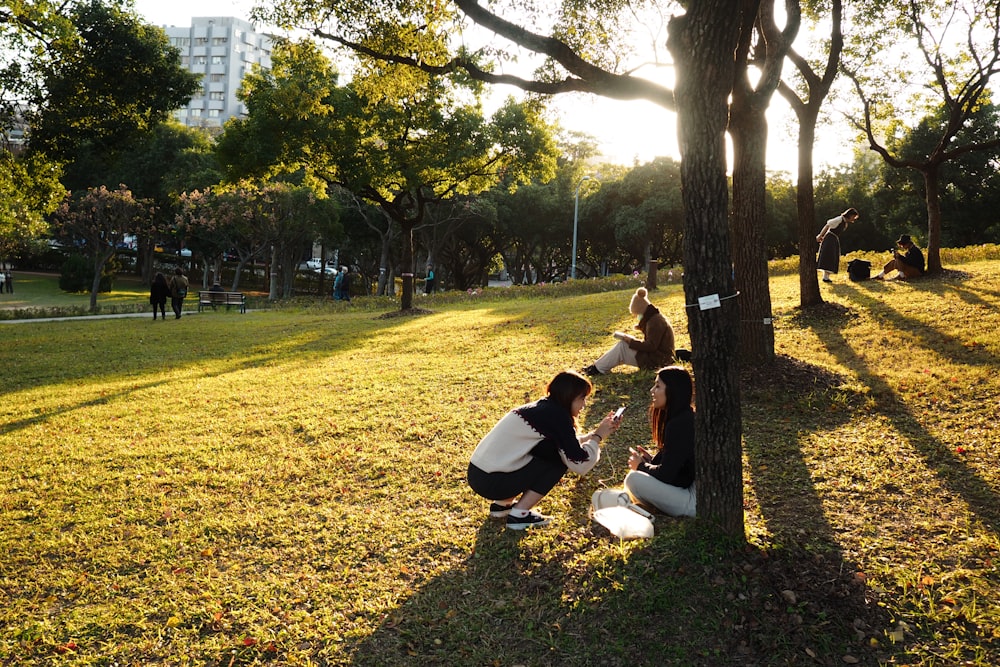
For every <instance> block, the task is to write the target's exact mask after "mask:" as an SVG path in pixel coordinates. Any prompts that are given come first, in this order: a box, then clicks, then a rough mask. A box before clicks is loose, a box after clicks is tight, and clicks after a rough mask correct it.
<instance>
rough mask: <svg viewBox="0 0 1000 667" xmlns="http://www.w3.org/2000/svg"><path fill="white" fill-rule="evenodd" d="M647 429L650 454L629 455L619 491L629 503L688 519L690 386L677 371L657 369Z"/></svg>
mask: <svg viewBox="0 0 1000 667" xmlns="http://www.w3.org/2000/svg"><path fill="white" fill-rule="evenodd" d="M650 394H651V395H652V401H651V403H650V405H649V425H650V428H651V429H652V432H653V444H654V445H656V453H655V454H650V453H649V452H648V451H647V450H646V449H645V448H644V447H641V446H636V447H635V449H631V450H630V452H631V454H630V456H629V459H628V467H629V469H630V470H631V472H629V473H628V474H627V475H626V476H625V484H624V486H625V490H626V491H627V492H628V494H629V496H630V497H631V499H632V502H634V503H636V504H638V505H640V506H646V507H652V508H655V509H657V510H659V511H661V512H664V513H665V514H670V515H672V516H694V515H695V509H696V503H695V500H696V498H695V484H694V408H693V407H692V398H693V396H694V383H693V382H692V380H691V374H690V373H688V371H687V370H686V369H684V368H681V367H680V366H668V367H667V368H661V369H660V370H659V371H657V373H656V382H655V383H654V384H653V388H652V389H651V390H650Z"/></svg>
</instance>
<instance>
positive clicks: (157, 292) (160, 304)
mask: <svg viewBox="0 0 1000 667" xmlns="http://www.w3.org/2000/svg"><path fill="white" fill-rule="evenodd" d="M168 294H170V286H169V285H168V284H167V279H166V277H164V275H163V274H162V273H160V272H159V271H157V272H156V275H155V276H153V282H152V284H150V286H149V304H150V305H151V306H153V321H154V322H155V321H156V309H157V308H159V309H160V319H161V320H165V319H167V295H168Z"/></svg>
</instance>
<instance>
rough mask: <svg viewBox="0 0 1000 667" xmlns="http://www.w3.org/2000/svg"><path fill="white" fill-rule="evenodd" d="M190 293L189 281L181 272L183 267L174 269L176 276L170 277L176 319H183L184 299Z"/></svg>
mask: <svg viewBox="0 0 1000 667" xmlns="http://www.w3.org/2000/svg"><path fill="white" fill-rule="evenodd" d="M187 293H188V279H187V277H186V276H185V275H184V272H183V271H181V267H179V266H178V267H177V268H176V269H174V275H173V276H171V277H170V307H171V308H173V309H174V319H175V320H179V319H181V311H182V310H184V297H186V296H187Z"/></svg>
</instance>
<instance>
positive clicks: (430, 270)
mask: <svg viewBox="0 0 1000 667" xmlns="http://www.w3.org/2000/svg"><path fill="white" fill-rule="evenodd" d="M433 291H434V267H433V266H431V265H430V264H428V265H427V278H426V280H424V294H430V293H431V292H433Z"/></svg>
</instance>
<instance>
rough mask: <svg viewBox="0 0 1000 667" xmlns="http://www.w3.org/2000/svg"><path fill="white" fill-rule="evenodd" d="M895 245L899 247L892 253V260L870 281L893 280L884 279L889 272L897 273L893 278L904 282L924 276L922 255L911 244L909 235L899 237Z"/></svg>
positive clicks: (918, 249)
mask: <svg viewBox="0 0 1000 667" xmlns="http://www.w3.org/2000/svg"><path fill="white" fill-rule="evenodd" d="M896 245H898V246H899V250H893V251H892V259H890V260H889V261H888V262H887V263H886V265H885V266H883V267H882V271H881V272H879V273H878V275H875V276H872V280H892V279H893V278H886V277H885V274H886V273H888V272H889V271H898V272H899V273H897V274H896V276H895V277H896V278H901V279H904V280H905V279H909V278H918V277H920V276H922V275H924V253H922V252H920V248H918V247H917V246H915V245H914V244H913V239H911V238H910V235H909V234H903V235H902V236H900V237H899V240H898V241H896Z"/></svg>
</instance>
